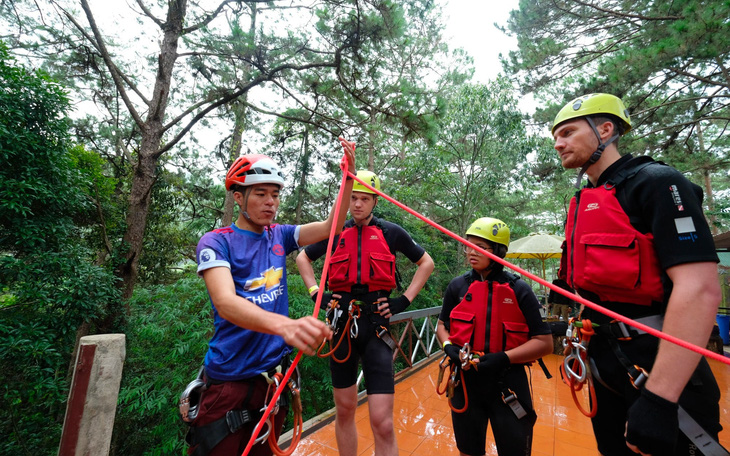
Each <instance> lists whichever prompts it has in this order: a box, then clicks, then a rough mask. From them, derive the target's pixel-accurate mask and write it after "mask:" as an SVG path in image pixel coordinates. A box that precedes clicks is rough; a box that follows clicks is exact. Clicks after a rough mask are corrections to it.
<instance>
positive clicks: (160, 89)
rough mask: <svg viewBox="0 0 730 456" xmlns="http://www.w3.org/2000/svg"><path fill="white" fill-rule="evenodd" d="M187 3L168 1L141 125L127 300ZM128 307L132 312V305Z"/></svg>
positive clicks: (125, 268) (127, 237)
mask: <svg viewBox="0 0 730 456" xmlns="http://www.w3.org/2000/svg"><path fill="white" fill-rule="evenodd" d="M186 6H187V0H171V1H169V2H168V10H167V20H166V22H165V26H164V28H163V30H164V37H163V40H162V43H161V44H160V55H159V57H158V66H157V76H156V78H155V87H154V93H153V97H152V100H151V101H150V103H149V113H148V115H147V119H146V120H145V121H144V123H143V124H142V125H141V126H140V130H141V131H142V143H141V147H140V150H139V158H138V161H137V164H136V165H135V169H134V176H133V178H132V188H131V190H130V195H129V209H128V213H127V229H126V232H125V234H124V238H123V240H124V242H125V244H126V245H127V246H128V250H127V253H126V255H125V260H126V261H125V262H124V264H123V265H122V267H121V268H120V276H121V278H122V281H123V283H122V297H123V298H124V299H125V300H127V299H128V298H130V297H131V296H132V292H133V291H134V286H135V284H136V282H137V276H138V274H139V259H140V257H141V255H142V250H143V242H144V231H145V228H146V226H147V215H148V214H149V209H150V194H151V191H152V186H153V185H154V183H155V180H156V178H157V164H158V161H159V157H160V154H159V150H160V143H161V141H162V136H163V134H164V128H163V121H164V119H165V111H166V109H167V102H168V100H169V97H170V81H171V80H172V70H173V67H174V65H175V61H176V60H177V45H178V41H179V39H180V37H181V36H182V32H183V20H184V18H185V8H186ZM126 310H127V312H129V307H128V306H127V308H126Z"/></svg>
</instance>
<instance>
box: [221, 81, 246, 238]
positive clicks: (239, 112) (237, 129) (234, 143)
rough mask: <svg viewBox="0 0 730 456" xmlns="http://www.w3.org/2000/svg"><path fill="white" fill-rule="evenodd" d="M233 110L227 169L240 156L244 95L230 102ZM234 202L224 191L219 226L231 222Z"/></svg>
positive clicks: (243, 127)
mask: <svg viewBox="0 0 730 456" xmlns="http://www.w3.org/2000/svg"><path fill="white" fill-rule="evenodd" d="M231 110H232V111H233V117H234V121H233V122H234V123H233V136H232V138H231V149H230V153H229V155H228V163H227V164H226V169H228V168H229V167H230V166H231V165H232V164H233V162H234V161H236V159H237V158H238V157H240V156H241V142H242V141H243V132H244V131H246V96H245V95H244V96H242V97H241V98H240V99H239V100H236V101H234V102H233V103H231ZM234 209H235V203H234V201H233V193H231V192H226V199H225V201H224V202H223V217H222V218H221V226H228V225H230V224H231V223H233V210H234Z"/></svg>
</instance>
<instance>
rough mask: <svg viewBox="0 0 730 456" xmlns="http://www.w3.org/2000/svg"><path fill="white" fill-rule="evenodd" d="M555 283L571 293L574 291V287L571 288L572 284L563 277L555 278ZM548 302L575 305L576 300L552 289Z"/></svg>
mask: <svg viewBox="0 0 730 456" xmlns="http://www.w3.org/2000/svg"><path fill="white" fill-rule="evenodd" d="M553 285H555V286H557V287H560V288H562V289H563V290H566V291H569V292H571V293H573V292H574V290H573V289H572V288H570V285H568V282H566V281H565V280H563V279H555V280H553ZM548 304H567V305H569V306H573V305H575V301H573V300H572V299H570V298H569V297H567V296H564V295H562V294H560V293H558V292H557V291H555V290H553V289H552V288H551V289H550V293H548Z"/></svg>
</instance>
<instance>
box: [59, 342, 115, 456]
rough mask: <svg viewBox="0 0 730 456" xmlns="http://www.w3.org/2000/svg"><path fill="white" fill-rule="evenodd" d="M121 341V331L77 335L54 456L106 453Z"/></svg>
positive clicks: (110, 433)
mask: <svg viewBox="0 0 730 456" xmlns="http://www.w3.org/2000/svg"><path fill="white" fill-rule="evenodd" d="M125 340H126V337H125V335H124V334H101V335H96V336H86V337H82V338H81V340H80V342H79V350H78V353H77V354H76V366H75V368H74V374H73V380H72V382H71V391H70V392H69V395H68V403H67V405H66V417H65V419H64V422H63V432H62V434H61V444H60V445H59V448H58V456H86V455H95V456H106V455H108V454H109V445H110V444H111V438H112V429H113V428H114V416H115V414H116V411H117V398H118V397H119V385H120V383H121V380H122V368H123V366H124V358H125V355H126V351H125Z"/></svg>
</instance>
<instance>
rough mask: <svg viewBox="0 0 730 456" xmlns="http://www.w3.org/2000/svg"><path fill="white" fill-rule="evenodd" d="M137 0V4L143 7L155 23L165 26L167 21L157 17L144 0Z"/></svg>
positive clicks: (144, 11)
mask: <svg viewBox="0 0 730 456" xmlns="http://www.w3.org/2000/svg"><path fill="white" fill-rule="evenodd" d="M136 1H137V5H139V7H140V8H142V12H143V13H144V15H145V16H147V17H149V18H150V19H152V22H154V23H155V24H157V26H158V27H160V28H163V27H164V26H165V22H164V21H162V20H161V19H158V18H157V17H155V15H154V14H152V11H150V10H149V9H148V8H147V7H146V6H145V4H144V3H142V0H136Z"/></svg>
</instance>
